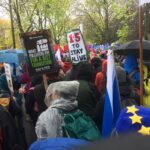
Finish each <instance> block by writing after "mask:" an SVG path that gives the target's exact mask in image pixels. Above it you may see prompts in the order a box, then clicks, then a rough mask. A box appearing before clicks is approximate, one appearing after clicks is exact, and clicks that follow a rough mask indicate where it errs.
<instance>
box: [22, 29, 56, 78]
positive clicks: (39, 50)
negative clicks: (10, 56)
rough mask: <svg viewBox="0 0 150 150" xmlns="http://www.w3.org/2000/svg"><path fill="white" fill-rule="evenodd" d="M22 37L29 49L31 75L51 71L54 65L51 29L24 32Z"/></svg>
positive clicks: (27, 49)
mask: <svg viewBox="0 0 150 150" xmlns="http://www.w3.org/2000/svg"><path fill="white" fill-rule="evenodd" d="M21 38H22V40H23V45H24V47H25V49H26V51H27V56H28V60H29V73H30V75H37V74H39V73H40V74H44V73H46V72H48V71H50V70H51V69H52V68H53V66H54V60H53V58H54V56H52V48H51V46H50V43H51V33H50V31H49V30H42V31H35V32H30V33H23V34H21Z"/></svg>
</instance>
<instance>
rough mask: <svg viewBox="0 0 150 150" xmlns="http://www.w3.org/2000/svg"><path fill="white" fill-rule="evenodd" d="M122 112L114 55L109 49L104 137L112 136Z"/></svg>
mask: <svg viewBox="0 0 150 150" xmlns="http://www.w3.org/2000/svg"><path fill="white" fill-rule="evenodd" d="M119 114H120V95H119V89H118V82H117V77H116V70H115V63H114V56H113V52H112V51H111V50H108V56H107V87H106V93H105V104H104V114H103V126H102V137H104V138H105V137H108V136H110V134H111V132H112V130H113V128H114V126H115V123H116V121H117V119H118V117H119Z"/></svg>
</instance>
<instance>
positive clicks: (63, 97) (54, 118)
mask: <svg viewBox="0 0 150 150" xmlns="http://www.w3.org/2000/svg"><path fill="white" fill-rule="evenodd" d="M78 90H79V83H78V82H77V81H61V82H56V83H52V84H50V85H49V87H48V89H47V91H46V97H45V104H46V106H47V107H48V109H47V110H46V111H44V112H43V113H42V114H41V115H40V116H39V118H38V121H37V123H36V128H35V129H36V134H37V137H38V139H46V138H49V137H63V131H62V128H61V124H62V116H61V114H60V113H59V109H62V110H64V111H66V112H70V111H73V110H75V109H77V107H78V104H77V101H76V98H77V94H78Z"/></svg>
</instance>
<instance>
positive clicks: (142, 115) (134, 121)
mask: <svg viewBox="0 0 150 150" xmlns="http://www.w3.org/2000/svg"><path fill="white" fill-rule="evenodd" d="M115 131H116V132H117V134H127V133H139V134H142V135H150V108H144V107H142V106H134V105H133V106H130V107H127V108H124V109H123V110H122V111H121V113H120V116H119V118H118V121H117V123H116V127H115Z"/></svg>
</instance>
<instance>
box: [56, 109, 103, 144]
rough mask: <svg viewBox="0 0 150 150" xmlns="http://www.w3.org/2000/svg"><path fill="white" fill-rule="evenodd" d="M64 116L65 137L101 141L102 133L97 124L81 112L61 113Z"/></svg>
mask: <svg viewBox="0 0 150 150" xmlns="http://www.w3.org/2000/svg"><path fill="white" fill-rule="evenodd" d="M59 112H60V113H61V115H62V116H63V122H62V125H61V126H62V129H63V134H64V137H70V138H76V139H84V140H88V141H95V140H98V139H100V131H99V129H98V128H97V126H96V124H95V122H94V121H93V120H92V119H91V118H90V117H88V116H86V115H85V113H84V112H82V111H81V110H76V111H74V112H69V113H65V112H64V111H63V110H61V111H59Z"/></svg>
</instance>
